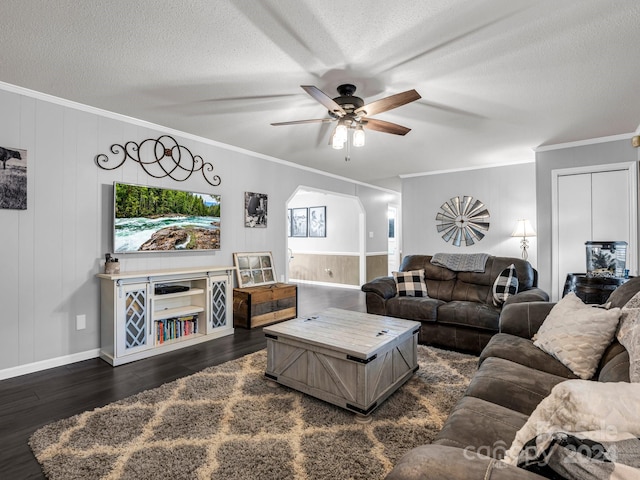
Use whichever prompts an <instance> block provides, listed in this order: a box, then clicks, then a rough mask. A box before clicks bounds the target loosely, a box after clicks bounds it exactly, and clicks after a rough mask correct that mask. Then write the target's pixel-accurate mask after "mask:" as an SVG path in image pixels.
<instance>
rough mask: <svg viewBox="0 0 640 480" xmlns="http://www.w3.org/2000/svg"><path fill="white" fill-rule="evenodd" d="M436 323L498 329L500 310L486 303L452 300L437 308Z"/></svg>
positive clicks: (495, 330)
mask: <svg viewBox="0 0 640 480" xmlns="http://www.w3.org/2000/svg"><path fill="white" fill-rule="evenodd" d="M438 323H442V324H446V325H461V326H465V327H474V328H479V329H483V330H491V331H494V332H497V331H498V324H499V323H500V310H498V309H497V308H496V307H494V306H493V305H488V304H486V303H477V302H467V301H452V302H447V303H444V304H442V305H440V307H439V308H438Z"/></svg>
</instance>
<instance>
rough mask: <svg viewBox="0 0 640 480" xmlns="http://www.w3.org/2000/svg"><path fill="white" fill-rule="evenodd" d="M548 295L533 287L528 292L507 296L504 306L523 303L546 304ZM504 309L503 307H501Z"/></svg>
mask: <svg viewBox="0 0 640 480" xmlns="http://www.w3.org/2000/svg"><path fill="white" fill-rule="evenodd" d="M548 301H549V294H548V293H547V292H545V291H544V290H542V289H541V288H538V287H534V288H530V289H529V290H523V291H521V292H518V293H516V294H515V295H509V297H508V298H507V300H506V301H505V302H504V305H509V304H511V303H524V302H548ZM503 308H504V306H503Z"/></svg>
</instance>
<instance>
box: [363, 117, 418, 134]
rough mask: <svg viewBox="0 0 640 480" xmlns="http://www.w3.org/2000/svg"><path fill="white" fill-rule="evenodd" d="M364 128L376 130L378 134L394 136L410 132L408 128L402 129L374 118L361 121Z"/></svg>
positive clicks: (400, 126)
mask: <svg viewBox="0 0 640 480" xmlns="http://www.w3.org/2000/svg"><path fill="white" fill-rule="evenodd" d="M362 125H363V126H364V128H368V129H369V130H376V131H378V132H384V133H393V134H394V135H406V134H407V133H409V132H410V131H411V129H410V128H407V127H403V126H402V125H398V124H397V123H391V122H385V121H384V120H378V119H376V118H368V117H367V118H366V119H364V120H363V121H362Z"/></svg>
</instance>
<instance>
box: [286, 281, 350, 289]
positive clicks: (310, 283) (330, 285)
mask: <svg viewBox="0 0 640 480" xmlns="http://www.w3.org/2000/svg"><path fill="white" fill-rule="evenodd" d="M289 282H290V283H306V284H309V285H320V286H323V287H339V288H352V289H355V290H360V286H359V285H347V284H345V283H331V282H315V281H313V280H297V279H295V278H290V279H289Z"/></svg>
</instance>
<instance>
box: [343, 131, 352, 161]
mask: <svg viewBox="0 0 640 480" xmlns="http://www.w3.org/2000/svg"><path fill="white" fill-rule="evenodd" d="M350 160H351V140H350V139H349V135H347V155H346V156H345V157H344V161H345V162H348V161H350Z"/></svg>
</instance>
